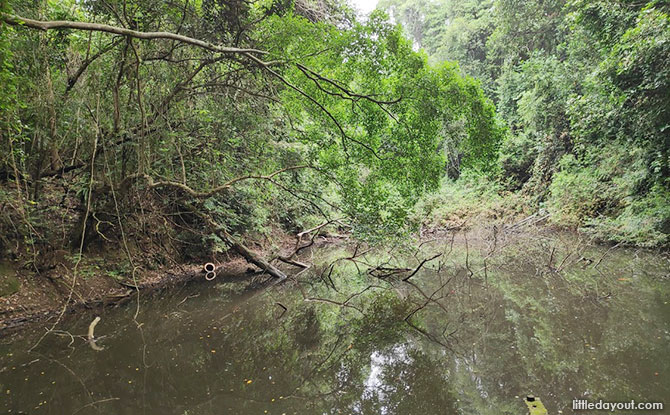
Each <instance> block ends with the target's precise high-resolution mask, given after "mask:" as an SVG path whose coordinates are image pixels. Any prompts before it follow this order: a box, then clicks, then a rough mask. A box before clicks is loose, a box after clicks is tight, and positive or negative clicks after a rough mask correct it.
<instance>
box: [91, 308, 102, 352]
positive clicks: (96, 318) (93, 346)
mask: <svg viewBox="0 0 670 415" xmlns="http://www.w3.org/2000/svg"><path fill="white" fill-rule="evenodd" d="M99 322H100V316H96V317H95V318H94V319H93V321H91V324H89V326H88V344H90V345H91V349H93V350H95V351H98V352H99V351H102V350H104V347H100V346H98V345H97V344H95V326H97V325H98V323H99Z"/></svg>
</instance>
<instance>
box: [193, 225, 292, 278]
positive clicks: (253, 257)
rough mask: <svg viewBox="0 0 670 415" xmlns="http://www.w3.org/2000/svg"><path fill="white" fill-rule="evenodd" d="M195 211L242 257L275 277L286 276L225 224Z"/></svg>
mask: <svg viewBox="0 0 670 415" xmlns="http://www.w3.org/2000/svg"><path fill="white" fill-rule="evenodd" d="M194 213H195V214H196V215H197V216H198V217H200V218H201V219H202V220H204V221H205V223H206V224H207V225H208V226H209V227H210V228H211V229H212V232H214V233H215V234H216V236H218V237H219V238H221V240H223V241H224V242H225V243H226V244H227V245H228V246H230V247H231V248H232V249H234V250H235V251H237V252H238V253H239V254H240V255H242V257H244V259H246V260H247V261H248V262H249V263H251V264H254V265H256V266H257V267H258V268H260V269H262V270H263V271H265V272H267V273H268V274H270V275H272V276H273V277H275V278H279V279H280V280H283V279H285V278H286V274H284V273H283V272H282V271H281V270H280V269H279V268H277V267H275V266H274V265H272V264H271V263H269V262H268V261H266V260H265V259H263V258H261V257H260V256H258V255H257V254H256V253H255V252H253V251H252V250H250V249H249V248H247V247H246V246H244V245H243V244H242V243H241V242H239V241H238V240H237V239H236V238H235V237H234V236H232V235H231V234H229V233H228V232H227V231H226V230H225V229H224V227H223V226H221V225H219V224H218V223H216V222H215V221H214V220H213V219H212V218H210V217H209V216H207V215H205V214H202V213H200V212H194Z"/></svg>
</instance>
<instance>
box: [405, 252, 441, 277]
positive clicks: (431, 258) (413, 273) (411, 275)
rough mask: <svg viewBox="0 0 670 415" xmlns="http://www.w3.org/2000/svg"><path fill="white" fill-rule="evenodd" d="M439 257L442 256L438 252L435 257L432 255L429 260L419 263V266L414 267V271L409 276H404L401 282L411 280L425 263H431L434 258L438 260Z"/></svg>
mask: <svg viewBox="0 0 670 415" xmlns="http://www.w3.org/2000/svg"><path fill="white" fill-rule="evenodd" d="M441 256H442V253H441V252H440V253H439V254H435V255H433V256H432V257H430V258H426V259H424V260H423V261H421V263H420V264H419V266H418V267H416V269H414V271H413V272H412V273H411V274H409V275H408V276H406V277H405V278H403V279H402V280H403V281H408V280H409V279H410V278H412V277H413V276H414V275H415V274H416V273H417V272H419V270H420V269H421V267H423V266H424V264H425V263H426V262H429V261H432V260H434V259H435V258H439V257H441Z"/></svg>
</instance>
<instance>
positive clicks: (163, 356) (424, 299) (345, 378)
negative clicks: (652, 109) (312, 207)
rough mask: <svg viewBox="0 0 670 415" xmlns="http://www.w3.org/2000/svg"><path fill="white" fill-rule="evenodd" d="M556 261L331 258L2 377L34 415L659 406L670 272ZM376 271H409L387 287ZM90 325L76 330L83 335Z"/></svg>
mask: <svg viewBox="0 0 670 415" xmlns="http://www.w3.org/2000/svg"><path fill="white" fill-rule="evenodd" d="M501 245H503V244H497V247H498V249H500V246H501ZM550 248H551V247H550V246H549V247H548V246H543V245H542V241H540V242H538V244H536V245H532V246H515V245H514V244H507V245H506V246H505V250H503V251H498V252H495V253H494V254H491V252H490V250H489V249H488V247H487V246H483V248H481V249H479V248H477V245H476V243H474V242H472V241H471V243H470V244H469V245H468V246H467V248H466V246H465V245H464V244H459V243H456V244H451V243H441V242H439V241H435V242H434V243H431V244H426V245H424V246H423V247H422V251H421V252H411V253H410V254H409V255H406V257H404V258H403V256H402V255H396V254H394V255H392V256H391V257H390V256H389V255H388V251H383V252H374V251H369V252H367V253H366V254H365V257H360V258H357V261H358V263H356V262H354V261H351V260H342V261H339V262H338V265H337V266H336V267H331V266H330V264H331V263H332V261H333V260H334V259H337V258H341V257H347V256H351V252H352V251H346V252H344V251H337V252H331V253H330V257H328V258H325V259H324V261H323V263H322V264H321V265H317V266H315V267H314V269H312V270H310V273H311V276H310V275H308V274H309V273H303V274H302V275H301V276H300V278H299V279H297V280H293V281H288V282H287V283H286V284H283V285H280V286H274V287H273V288H271V289H264V286H263V285H262V284H261V285H258V284H251V285H248V286H245V284H237V285H233V284H228V283H224V284H219V285H217V286H216V287H218V288H212V287H211V286H208V287H209V288H207V289H202V288H192V290H194V292H197V293H199V294H200V296H199V297H197V298H196V297H192V298H191V299H189V300H188V301H183V298H189V295H190V294H193V293H192V292H182V293H179V294H175V295H174V296H173V297H171V298H164V299H160V300H152V301H151V303H150V304H151V306H148V305H147V306H145V307H143V308H142V310H143V311H142V314H141V315H140V321H142V322H143V323H144V326H143V328H142V331H143V335H144V336H142V333H141V332H140V331H139V330H138V328H137V327H136V326H135V324H134V323H133V324H128V322H129V321H132V314H133V312H134V310H126V311H123V310H120V311H117V312H110V313H109V314H108V315H105V316H103V323H102V324H101V325H100V326H99V327H98V331H99V332H100V334H101V335H103V336H104V337H103V339H102V343H103V344H104V346H105V351H103V352H95V351H93V350H91V349H90V348H88V347H85V344H84V343H83V342H80V343H78V344H76V347H75V349H74V351H70V350H69V349H67V348H66V347H65V346H66V343H67V342H68V340H67V339H60V338H55V337H54V338H49V339H50V340H49V341H48V342H46V343H45V344H44V345H42V346H41V348H40V350H38V351H37V352H39V353H41V354H42V356H39V359H40V360H39V361H37V362H35V363H32V364H30V365H26V366H20V365H17V366H19V368H18V369H17V370H18V372H15V373H12V374H11V376H10V374H9V373H8V372H0V383H2V384H3V387H5V388H7V389H11V390H14V391H17V392H20V393H17V395H13V396H12V397H11V398H10V400H9V401H8V403H7V404H5V405H11V406H8V407H7V408H13V409H14V411H16V410H23V411H25V410H26V409H30V408H33V407H35V406H38V404H39V402H41V401H43V400H44V398H43V396H45V395H48V396H49V399H48V406H50V407H52V408H58V409H59V412H63V413H71V412H75V411H77V410H79V409H81V408H82V407H84V406H85V405H90V406H88V407H86V409H84V410H83V411H82V412H80V413H86V412H87V411H88V410H90V411H93V410H95V411H96V412H97V413H114V414H123V413H138V411H139V410H140V409H142V408H144V409H145V410H150V411H151V412H152V413H165V414H172V413H174V414H184V413H198V414H220V413H264V411H268V413H279V414H281V413H287V414H291V413H299V414H303V413H319V414H321V413H333V414H336V413H362V414H370V413H374V414H377V413H381V414H430V413H445V414H449V413H479V414H494V413H495V414H518V413H522V412H523V410H524V408H523V405H522V403H521V401H520V400H519V399H515V398H514V396H516V395H518V396H521V395H523V394H526V393H535V394H538V395H540V396H542V398H543V401H544V402H545V403H546V404H547V405H548V407H549V409H550V411H551V412H552V413H555V412H557V410H559V409H561V410H565V409H566V406H567V405H569V404H570V401H571V399H572V398H573V397H577V396H582V395H583V394H584V393H586V392H588V393H590V394H591V396H592V397H603V398H607V399H610V400H617V399H623V398H625V399H640V400H643V399H644V400H653V399H658V400H662V399H663V397H664V396H666V395H667V393H668V389H667V388H668V387H667V384H668V382H667V379H668V378H667V376H668V375H667V373H669V372H670V367H668V364H669V363H668V362H667V359H666V357H667V354H668V351H669V350H668V346H667V340H668V336H669V334H668V333H669V328H668V321H670V319H669V318H668V317H670V315H669V314H668V313H669V312H668V311H667V310H668V306H667V305H664V304H663V303H664V302H667V301H668V300H669V294H668V289H667V286H664V285H662V282H660V281H659V280H656V279H654V278H653V276H654V275H656V274H658V273H659V272H660V271H659V270H662V269H663V268H662V267H661V266H659V264H658V263H656V264H655V263H654V262H653V261H650V257H647V256H645V255H638V256H637V257H636V256H633V255H630V254H629V253H627V252H619V253H618V254H615V255H613V254H612V253H610V254H609V258H608V260H607V261H601V262H600V264H599V269H598V270H594V269H593V266H592V265H591V266H584V264H582V263H579V262H575V263H574V264H571V265H569V266H563V269H561V271H560V272H557V270H556V268H557V267H556V266H553V267H552V266H548V265H551V261H550V259H553V260H554V262H555V264H558V263H559V262H560V261H562V260H563V258H564V257H565V256H566V255H567V254H568V253H569V252H568V251H567V249H564V250H560V249H553V250H552V249H550ZM437 252H442V253H443V255H442V256H441V257H439V259H436V260H435V261H432V262H430V263H428V264H425V265H424V266H423V267H422V269H421V270H420V271H419V272H417V273H416V274H415V275H413V276H412V278H411V279H409V280H408V281H403V279H404V278H405V277H406V276H407V275H408V274H409V273H411V272H413V270H415V269H416V267H417V264H419V263H420V262H421V261H422V260H423V259H425V258H430V257H431V256H433V255H434V254H435V253H437ZM602 252H603V251H602V250H598V249H595V250H593V251H583V252H582V253H581V254H580V255H582V256H590V257H598V255H600V254H602ZM573 256H576V255H573ZM550 257H554V258H550ZM389 258H391V259H389ZM364 262H365V263H366V264H367V265H364V264H363V263H364ZM380 264H383V269H382V267H379V265H380ZM356 265H358V267H357V266H356ZM370 267H372V268H374V267H377V268H376V269H377V270H382V271H383V273H384V274H389V270H391V269H397V270H402V269H404V270H405V271H399V272H397V273H390V275H386V276H385V277H382V278H379V275H380V274H378V275H377V276H373V275H370V272H368V271H369V269H370ZM325 273H327V274H325ZM320 275H321V276H323V277H324V278H320ZM325 275H327V278H326V277H325ZM635 276H639V278H637V277H635ZM633 278H637V279H635V280H633ZM621 279H624V280H623V281H621ZM604 293H611V295H609V296H605V295H603V294H604ZM305 300H307V301H305ZM277 303H280V304H281V306H279V305H277ZM664 306H665V307H666V308H663V307H664ZM85 320H86V321H82V323H81V324H74V325H73V327H72V328H71V329H70V331H71V332H72V333H79V332H84V331H85V325H86V323H87V322H88V319H85ZM110 328H113V329H111V330H110ZM659 337H660V339H659ZM28 340H29V339H28ZM28 340H26V343H30V342H29V341H28ZM63 342H64V343H63ZM19 343H20V342H19ZM19 343H17V344H19ZM61 343H62V344H61ZM35 356H36V355H35V353H26V354H24V355H21V354H20V353H18V354H17V356H15V357H13V358H12V359H14V360H16V359H19V360H21V359H23V361H24V362H30V361H32V360H35ZM0 359H4V360H0V366H7V365H8V363H7V362H6V361H7V359H8V358H7V357H2V358H0ZM12 362H13V361H12ZM12 364H13V363H12ZM63 366H66V367H68V368H69V371H65V372H67V373H64V371H63ZM41 372H44V373H45V374H44V375H41V374H40V373H41ZM656 372H658V373H659V376H656V377H655V376H654V373H656ZM24 378H29V379H30V382H29V387H28V386H27V384H26V383H25V381H23V379H24ZM52 379H56V380H57V383H56V385H57V386H54V384H52V383H51V381H52ZM61 385H62V386H61ZM82 385H83V386H84V387H82ZM40 393H42V395H40ZM111 398H119V399H118V400H109V401H105V402H101V403H99V404H95V402H98V401H102V400H106V399H111Z"/></svg>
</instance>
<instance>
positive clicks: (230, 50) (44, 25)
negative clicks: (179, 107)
mask: <svg viewBox="0 0 670 415" xmlns="http://www.w3.org/2000/svg"><path fill="white" fill-rule="evenodd" d="M1 16H2V20H3V21H4V22H5V23H7V24H9V25H13V26H25V27H30V28H32V29H39V30H53V29H60V30H62V29H78V30H88V31H94V32H105V33H113V34H115V35H122V36H130V37H133V38H136V39H146V40H151V39H169V40H176V41H178V42H183V43H187V44H189V45H193V46H197V47H199V48H203V49H206V50H209V51H211V52H217V53H226V54H234V55H235V54H236V55H243V56H247V57H250V56H254V55H266V54H268V52H266V51H263V50H258V49H247V48H234V47H229V46H221V45H215V44H213V43H209V42H205V41H204V40H199V39H194V38H192V37H188V36H184V35H179V34H176V33H170V32H140V31H137V30H132V29H126V28H125V27H117V26H111V25H107V24H101V23H88V22H74V21H69V20H52V21H42V20H33V19H28V18H26V17H21V16H17V15H13V14H9V13H2V14H1ZM253 61H254V62H256V63H259V64H262V65H269V64H271V63H272V62H264V61H262V60H260V59H258V58H257V57H256V58H255V59H253Z"/></svg>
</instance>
